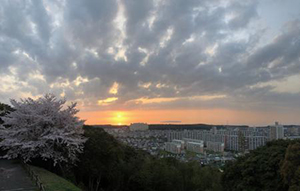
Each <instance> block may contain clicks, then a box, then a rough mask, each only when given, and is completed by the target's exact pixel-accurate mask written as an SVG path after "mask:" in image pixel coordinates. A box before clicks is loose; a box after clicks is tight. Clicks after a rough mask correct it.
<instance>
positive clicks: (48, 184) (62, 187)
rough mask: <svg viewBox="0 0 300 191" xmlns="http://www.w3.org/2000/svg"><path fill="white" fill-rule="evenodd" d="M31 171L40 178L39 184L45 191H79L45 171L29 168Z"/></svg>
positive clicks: (34, 167) (72, 185) (67, 182)
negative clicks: (40, 183) (41, 184)
mask: <svg viewBox="0 0 300 191" xmlns="http://www.w3.org/2000/svg"><path fill="white" fill-rule="evenodd" d="M30 167H31V168H32V170H33V171H34V172H35V173H36V174H37V175H38V176H39V177H40V179H41V182H42V183H43V185H44V187H45V190H46V191H80V190H81V189H79V188H78V187H76V186H75V185H74V184H72V183H71V182H69V181H67V180H65V179H63V178H61V177H60V176H57V175H56V174H53V173H52V172H49V171H47V170H45V169H42V168H39V167H36V166H30Z"/></svg>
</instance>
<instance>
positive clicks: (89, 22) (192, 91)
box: [0, 0, 300, 111]
mask: <svg viewBox="0 0 300 191" xmlns="http://www.w3.org/2000/svg"><path fill="white" fill-rule="evenodd" d="M267 2H268V1H267V0H265V1H255V0H246V1H239V0H201V1H200V0H189V1H186V0H139V1H133V0H126V1H121V0H101V1H99V0H89V1H83V0H65V1H58V0H56V1H50V0H44V1H41V0H31V1H30V0H4V1H2V2H1V5H0V61H1V63H0V75H1V77H0V101H3V102H8V99H9V98H19V97H27V96H39V95H41V94H44V93H47V92H53V93H55V94H57V95H60V96H66V97H67V98H68V99H69V100H73V101H78V102H79V106H80V108H81V109H82V110H85V111H88V110H117V109H144V108H147V109H153V108H154V109H186V108H188V109H191V108H192V109H197V108H198V109H199V108H200V109H201V108H225V109H242V110H244V109H245V110H246V109H251V110H262V109H269V110H273V109H280V110H291V109H297V108H299V106H300V101H299V100H300V86H299V83H298V82H297V81H299V79H300V51H299V50H300V11H299V10H298V12H295V13H294V16H289V17H285V16H284V18H285V19H284V20H281V25H280V27H278V28H274V26H275V24H274V23H273V22H272V21H270V18H268V17H266V16H265V15H264V14H263V13H264V12H268V11H270V10H269V9H268V7H266V6H265V4H266V3H267ZM280 3H283V4H285V6H286V7H289V6H290V7H295V6H296V7H297V5H298V4H299V3H297V2H296V1H287V2H281V1H276V4H280ZM299 6H300V5H299ZM299 6H298V7H299ZM270 8H272V7H270ZM277 9H278V10H277V11H278V17H280V10H279V9H280V6H278V7H277ZM283 13H285V12H284V11H283ZM278 19H279V18H278ZM277 25H278V24H276V26H277ZM284 84H285V85H284ZM287 87H288V88H287Z"/></svg>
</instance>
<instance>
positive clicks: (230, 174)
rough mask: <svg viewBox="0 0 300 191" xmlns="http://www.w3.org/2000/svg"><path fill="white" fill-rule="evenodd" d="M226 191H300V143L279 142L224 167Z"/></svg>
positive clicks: (223, 182)
mask: <svg viewBox="0 0 300 191" xmlns="http://www.w3.org/2000/svg"><path fill="white" fill-rule="evenodd" d="M222 187H223V190H224V191H227V190H228V191H242V190H253V191H256V190H257V191H260V190H266V191H285V190H288V191H299V190H300V140H294V141H291V140H277V141H272V142H268V143H267V144H266V145H265V146H263V147H259V148H258V149H256V150H254V151H251V152H250V153H249V154H246V155H244V156H241V157H239V158H237V160H236V161H234V162H231V163H228V164H227V165H226V166H225V169H224V173H223V175H222Z"/></svg>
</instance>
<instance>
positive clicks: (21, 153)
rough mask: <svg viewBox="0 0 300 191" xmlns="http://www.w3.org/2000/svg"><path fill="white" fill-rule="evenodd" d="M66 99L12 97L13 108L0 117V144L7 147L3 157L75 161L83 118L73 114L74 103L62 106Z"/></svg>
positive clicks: (82, 140) (84, 139) (75, 110)
mask: <svg viewBox="0 0 300 191" xmlns="http://www.w3.org/2000/svg"><path fill="white" fill-rule="evenodd" d="M65 103H66V100H64V99H58V98H56V97H55V96H54V95H52V94H46V95H45V96H44V97H41V98H39V99H36V100H33V99H31V98H27V99H21V100H20V101H16V100H11V105H12V106H13V108H14V111H13V112H10V113H9V114H7V115H6V116H4V117H2V120H3V121H4V124H3V126H2V127H0V139H1V138H2V139H3V140H2V141H1V142H0V147H1V148H2V149H4V150H7V154H6V155H5V156H3V158H7V159H14V158H20V159H21V160H23V161H24V162H28V161H30V160H31V159H34V158H41V159H43V160H52V161H53V164H54V166H55V165H56V164H61V163H66V164H74V163H75V162H76V161H77V160H78V158H77V154H78V153H81V152H82V151H83V144H84V142H85V141H86V138H84V137H83V133H84V132H83V128H82V126H83V124H84V121H83V120H80V119H79V118H78V117H76V116H75V115H76V113H77V112H78V110H77V109H76V103H72V104H71V105H69V106H65Z"/></svg>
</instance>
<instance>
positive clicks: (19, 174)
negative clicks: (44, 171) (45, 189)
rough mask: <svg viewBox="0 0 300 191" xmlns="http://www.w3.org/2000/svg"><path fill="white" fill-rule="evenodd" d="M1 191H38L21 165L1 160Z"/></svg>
mask: <svg viewBox="0 0 300 191" xmlns="http://www.w3.org/2000/svg"><path fill="white" fill-rule="evenodd" d="M0 191H38V189H37V187H36V186H35V185H34V183H33V182H32V181H31V179H30V177H29V175H28V174H27V173H26V171H25V170H24V168H23V167H22V166H21V164H20V163H17V162H16V161H11V160H0Z"/></svg>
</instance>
